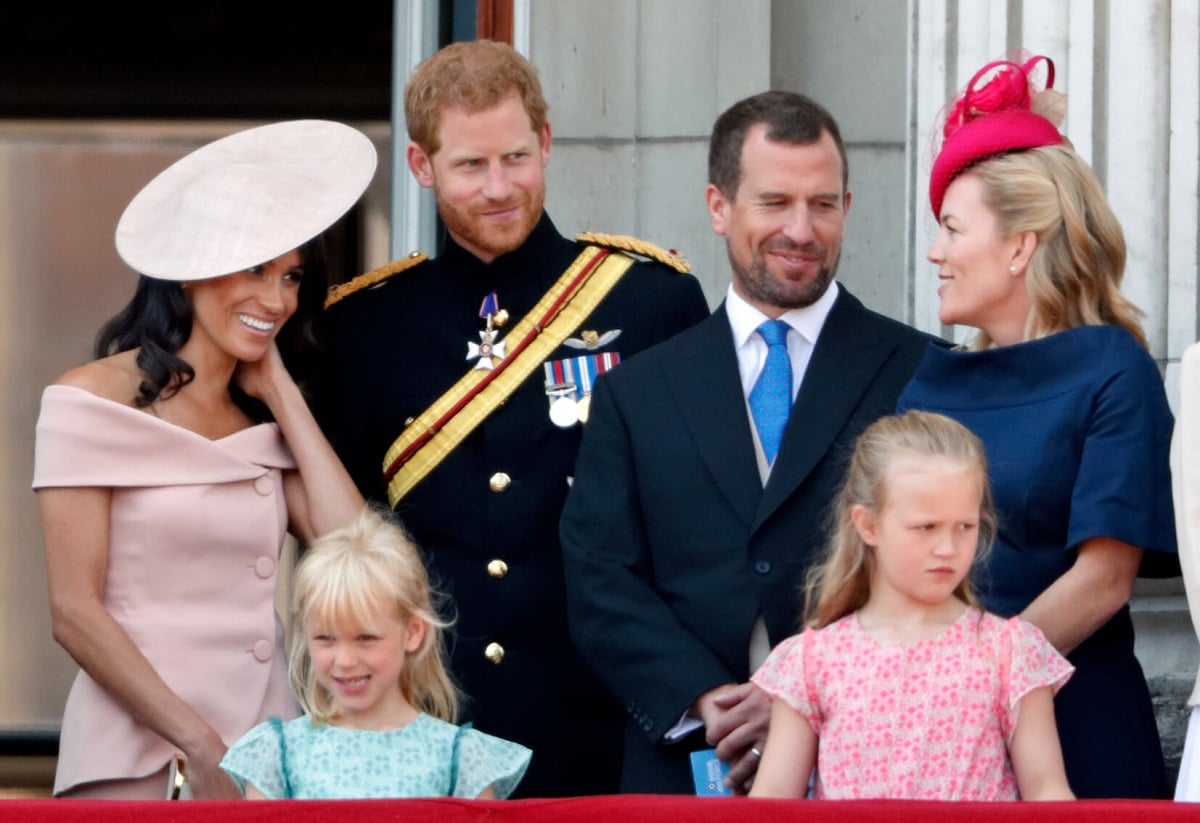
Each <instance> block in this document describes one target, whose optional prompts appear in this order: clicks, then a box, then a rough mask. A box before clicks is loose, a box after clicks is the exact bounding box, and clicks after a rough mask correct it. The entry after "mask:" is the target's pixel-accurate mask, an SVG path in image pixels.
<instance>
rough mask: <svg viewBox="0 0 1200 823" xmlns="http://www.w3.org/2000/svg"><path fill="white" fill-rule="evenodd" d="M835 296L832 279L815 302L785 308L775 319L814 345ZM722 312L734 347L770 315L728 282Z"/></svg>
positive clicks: (737, 346)
mask: <svg viewBox="0 0 1200 823" xmlns="http://www.w3.org/2000/svg"><path fill="white" fill-rule="evenodd" d="M837 296H838V284H837V281H836V280H835V281H833V282H832V283H830V284H829V288H827V289H825V293H824V294H822V295H821V296H820V297H819V298H817V301H816V302H815V303H813V304H812V305H810V306H805V307H804V308H802V309H788V310H787V311H785V312H784V313H783V314H781V315H780V316H779V319H780V320H783V321H784V322H786V323H787V324H788V325H789V326H791V327H792V328H793V329H795V330H796V331H797V332H798V333H799V334H800V336H801V337H803V338H804V340H805V341H806V342H807V343H808V345H809V346H815V345H816V343H817V338H818V337H820V336H821V329H822V328H823V327H824V325H825V320H826V318H828V317H829V312H830V310H831V309H832V308H833V304H834V302H835V301H836V300H837ZM725 313H726V314H727V315H729V326H730V328H731V329H733V345H734V346H735V347H736V348H738V349H740V348H742V346H744V345H746V342H747V341H748V340H749V339H750V337H751V335H753V334H754V333H755V332H756V331H757V330H758V327H759V326H761V325H762V323H763V321H764V320H769V319H770V318H768V317H767V316H766V315H765V314H763V313H762V312H761V311H759V310H758V309H756V308H754V306H751V305H750V304H749V303H747V302H746V301H745V300H744V299H743V298H742V296H741V295H740V294H738V293H737V292H736V291H734V288H733V284H732V283H730V284H729V288H728V289H727V290H726V294H725Z"/></svg>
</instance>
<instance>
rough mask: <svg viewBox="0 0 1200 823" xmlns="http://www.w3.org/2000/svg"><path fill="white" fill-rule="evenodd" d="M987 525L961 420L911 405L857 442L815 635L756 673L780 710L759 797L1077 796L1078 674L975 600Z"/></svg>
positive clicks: (814, 620)
mask: <svg viewBox="0 0 1200 823" xmlns="http://www.w3.org/2000/svg"><path fill="white" fill-rule="evenodd" d="M995 528H996V524H995V515H994V512H993V509H992V504H991V494H990V491H989V488H988V480H987V465H986V458H985V456H984V452H983V446H982V444H981V443H980V441H979V439H978V438H977V437H975V435H973V434H971V433H970V432H969V431H968V430H967V429H965V428H964V427H963V426H961V425H960V424H958V423H956V422H954V421H952V420H950V419H949V418H947V417H943V416H941V415H937V414H930V413H925V412H908V413H907V414H904V415H902V416H898V417H885V418H882V419H880V420H879V421H877V422H876V423H875V424H874V425H872V426H871V427H870V428H868V429H867V430H866V431H865V432H864V433H863V434H862V436H861V437H860V438H859V441H858V443H857V444H856V447H855V452H854V456H853V458H852V461H851V465H850V468H849V471H848V474H847V478H846V483H845V486H844V487H843V489H842V492H841V495H840V497H839V499H838V501H837V512H836V522H835V524H834V533H833V536H832V538H831V540H830V544H829V549H828V556H827V558H826V560H825V561H824V562H823V563H822V564H821V565H819V566H818V567H816V568H814V570H813V572H812V574H811V575H810V577H809V580H808V586H807V598H806V615H805V617H806V621H805V622H806V625H807V626H808V628H807V629H806V630H805V631H804V632H803V633H801V634H799V635H796V636H793V637H790V638H788V639H787V640H785V641H783V642H782V643H780V644H779V645H778V646H777V647H776V648H775V650H774V651H773V652H772V653H771V655H770V657H768V658H767V660H766V662H764V663H763V665H762V667H761V668H760V669H759V670H758V671H757V672H756V673H755V674H754V676H753V678H752V680H753V682H754V683H755V684H756V685H758V686H759V688H761V689H763V690H764V691H766V692H767V693H768V694H770V695H771V696H772V697H773V698H774V700H773V704H772V709H771V725H770V731H769V733H768V736H767V742H766V745H765V747H764V750H763V753H762V763H761V764H760V766H759V769H758V774H757V776H756V777H755V780H754V786H753V789H752V791H751V795H753V796H759V797H803V796H805V794H806V793H807V792H808V790H809V787H810V776H811V777H812V778H813V780H812V785H811V788H812V794H813V796H814V797H817V798H825V799H836V798H904V799H924V800H1015V799H1018V798H1023V799H1027V800H1065V799H1072V797H1073V795H1072V794H1071V790H1070V788H1069V787H1068V785H1067V779H1066V774H1065V772H1064V770H1063V761H1062V753H1061V750H1060V747H1059V742H1058V732H1057V731H1056V729H1055V725H1054V704H1053V700H1052V698H1053V694H1054V692H1055V691H1057V690H1058V689H1059V688H1060V687H1061V686H1062V685H1063V684H1064V683H1066V681H1067V679H1068V678H1069V677H1070V675H1071V672H1072V667H1071V665H1070V664H1069V663H1067V661H1066V660H1065V659H1064V658H1063V657H1062V656H1061V655H1059V654H1058V652H1057V651H1055V650H1054V648H1053V647H1052V646H1051V645H1050V644H1049V643H1048V642H1047V641H1046V639H1045V637H1043V636H1042V633H1041V632H1040V631H1038V629H1037V628H1035V627H1034V626H1032V625H1031V624H1029V623H1026V622H1023V621H1022V620H1020V619H1019V618H1016V617H1014V618H1010V619H1004V618H1000V617H997V616H995V615H992V614H988V613H986V612H984V611H982V610H981V609H980V608H979V607H978V606H977V605H976V601H975V598H974V596H973V594H972V592H971V587H970V582H969V580H968V572H969V571H970V570H971V566H972V563H973V562H974V560H975V558H976V554H977V552H979V551H981V550H986V548H987V547H988V546H989V545H990V543H991V540H992V538H993V536H994V534H995ZM814 766H815V767H816V772H815V774H813V767H814Z"/></svg>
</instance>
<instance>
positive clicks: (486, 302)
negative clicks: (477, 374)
mask: <svg viewBox="0 0 1200 823" xmlns="http://www.w3.org/2000/svg"><path fill="white" fill-rule="evenodd" d="M479 316H480V317H482V318H483V321H484V323H485V326H484V328H483V330H482V331H480V332H479V342H478V343H475V342H474V341H470V340H468V341H467V359H468V360H474V361H475V366H474V368H476V369H482V370H484V371H488V370H490V369H491V368H493V367H494V366H495V365H496V361H497V360H503V359H504V346H505V342H504V341H503V340H499V341H498V340H496V334H497V331H496V329H497V328H499V327H500V326H503V325H504V322H505V320H506V319H507V318H508V312H506V311H504V310H502V309H501V308H500V307H499V302H498V301H497V299H496V293H495V292H492V293H491V294H489V295H488V296H487V297H485V298H483V303H482V304H481V305H480V306H479Z"/></svg>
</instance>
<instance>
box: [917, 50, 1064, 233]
mask: <svg viewBox="0 0 1200 823" xmlns="http://www.w3.org/2000/svg"><path fill="white" fill-rule="evenodd" d="M1043 71H1044V74H1045V77H1044V79H1042V80H1041V81H1040V82H1039V80H1038V75H1039V74H1041V73H1042V72H1043ZM1053 86H1054V61H1052V60H1051V59H1050V58H1049V57H1046V56H1044V55H1035V56H1029V55H1028V54H1026V53H1021V54H1018V55H1017V56H1016V57H1015V59H1001V60H993V61H992V62H990V63H988V64H987V65H985V66H984V67H983V68H981V69H979V71H977V72H975V74H974V76H972V77H971V80H970V82H968V83H967V85H966V87H965V88H964V89H963V91H962V93H961V94H959V95H958V96H957V97H956V98H955V99H954V100H953V101H951V103H950V104H949V105H948V106H947V110H946V116H945V118H944V120H943V123H942V128H941V129H940V130H937V131H935V141H936V140H937V138H938V137H939V136H940V138H941V140H940V143H941V145H940V146H939V147H937V148H936V151H935V159H934V162H933V171H932V174H931V175H930V181H929V200H930V205H931V206H932V207H933V213H934V216H935V217H936V216H937V215H938V214H939V213H940V211H941V206H942V198H943V197H944V196H945V193H946V188H947V186H949V185H950V181H951V180H953V179H954V177H955V176H956V175H957V174H958V173H959V172H961V171H962V170H963V169H964V168H966V167H967V166H969V165H971V164H972V163H975V162H978V161H979V160H982V159H984V158H985V157H991V156H994V155H997V154H1003V153H1005V152H1009V151H1019V150H1022V149H1031V148H1037V147H1039V146H1051V145H1057V144H1059V143H1062V142H1064V140H1063V137H1062V135H1061V134H1060V133H1059V131H1058V127H1059V126H1060V125H1061V124H1062V121H1063V118H1064V116H1065V114H1066V96H1065V95H1063V94H1061V93H1060V92H1057V91H1054V89H1053Z"/></svg>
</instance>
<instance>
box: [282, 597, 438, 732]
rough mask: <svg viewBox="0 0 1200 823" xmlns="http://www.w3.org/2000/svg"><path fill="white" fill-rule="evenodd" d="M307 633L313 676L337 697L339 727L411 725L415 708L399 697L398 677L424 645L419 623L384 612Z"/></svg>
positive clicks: (310, 626)
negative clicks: (406, 660) (407, 657)
mask: <svg viewBox="0 0 1200 823" xmlns="http://www.w3.org/2000/svg"><path fill="white" fill-rule="evenodd" d="M305 632H306V636H307V639H308V653H309V656H310V657H311V658H312V664H313V672H314V673H315V675H316V678H317V681H318V682H319V683H320V684H321V685H322V686H324V687H325V688H326V689H327V690H328V691H329V693H330V695H332V697H333V703H334V705H335V706H336V709H337V716H336V718H335V721H334V722H335V723H336V724H337V725H344V726H352V727H355V728H364V729H389V728H394V727H395V726H396V725H397V723H400V724H402V723H403V722H407V718H408V716H409V715H410V714H411V711H412V707H411V706H409V704H408V702H407V701H406V700H405V699H404V696H403V695H402V694H401V693H400V687H399V681H400V673H401V671H403V668H404V660H405V656H406V655H407V654H408V653H410V652H414V651H416V650H417V649H418V648H419V647H420V645H421V640H422V638H423V637H424V634H425V622H424V621H423V620H421V618H419V617H410V618H407V619H404V618H402V617H401V616H400V615H399V614H398V613H396V611H395V610H385V611H383V612H381V613H377V614H372V615H367V616H366V619H363V620H348V619H344V620H339V621H329V622H324V621H320V620H315V619H310V620H309V621H307V622H306V623H305Z"/></svg>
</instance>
